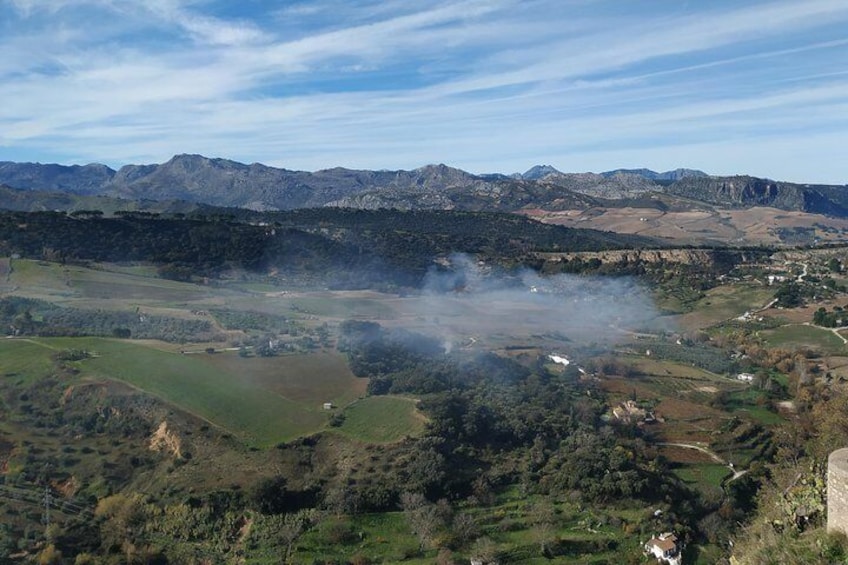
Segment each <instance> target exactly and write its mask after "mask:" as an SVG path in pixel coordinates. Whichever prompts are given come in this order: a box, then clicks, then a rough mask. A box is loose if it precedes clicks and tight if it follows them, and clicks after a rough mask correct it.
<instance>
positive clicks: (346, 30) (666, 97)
mask: <svg viewBox="0 0 848 565" xmlns="http://www.w3.org/2000/svg"><path fill="white" fill-rule="evenodd" d="M0 100H2V101H3V102H2V104H0V160H12V161H39V162H58V163H64V164H72V163H77V164H84V163H89V162H100V163H105V164H107V165H110V166H113V167H118V166H120V165H123V164H128V163H158V162H163V161H166V160H167V159H169V158H170V157H171V156H172V155H174V154H177V153H200V154H203V155H206V156H210V157H224V158H228V159H234V160H237V161H242V162H247V163H251V162H262V163H266V164H269V165H274V166H280V167H285V168H289V169H303V170H316V169H322V168H330V167H334V166H344V167H351V168H369V169H412V168H415V167H419V166H422V165H425V164H428V163H445V164H448V165H451V166H455V167H459V168H462V169H465V170H468V171H471V172H475V173H483V172H505V173H510V172H515V171H524V170H526V169H528V168H530V167H531V166H533V165H535V164H540V163H545V164H550V165H553V166H555V167H557V168H558V169H560V170H563V171H568V172H583V171H603V170H609V169H614V168H618V167H649V168H652V169H655V170H667V169H672V168H677V167H691V168H699V169H703V170H705V171H707V172H710V173H713V174H735V173H750V174H754V175H757V176H765V177H770V178H774V179H780V180H790V181H798V182H827V183H838V184H845V183H848V159H846V152H848V2H846V1H844V0H792V1H785V2H780V1H775V2H744V1H736V2H728V1H722V0H711V1H709V2H702V1H695V0H691V1H672V0H652V1H642V2H636V1H629V2H624V1H621V0H610V1H592V0H485V1H484V0H453V1H439V0H432V1H430V0H382V1H371V0H361V1H358V0H315V1H312V0H308V1H307V0H303V1H289V2H271V1H263V0H241V1H239V2H229V1H228V2H223V1H222V2H218V1H206V0H145V1H138V2H137V1H131V0H0Z"/></svg>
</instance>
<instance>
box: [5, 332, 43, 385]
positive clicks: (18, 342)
mask: <svg viewBox="0 0 848 565" xmlns="http://www.w3.org/2000/svg"><path fill="white" fill-rule="evenodd" d="M53 353H54V350H53V349H51V348H50V347H49V346H47V345H45V344H43V343H39V342H37V341H32V340H28V339H0V359H2V360H3V363H2V365H0V377H2V378H17V379H19V382H28V381H33V380H36V379H40V378H42V377H45V376H47V375H49V374H50V373H51V372H52V370H53V368H54V364H53V360H52V359H51V358H50V356H51V355H52V354H53Z"/></svg>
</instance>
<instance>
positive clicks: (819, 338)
mask: <svg viewBox="0 0 848 565" xmlns="http://www.w3.org/2000/svg"><path fill="white" fill-rule="evenodd" d="M760 335H761V336H762V337H763V338H765V340H766V341H767V342H768V344H769V345H770V346H771V347H783V348H787V349H796V348H801V347H809V348H812V349H818V350H821V351H824V352H827V353H842V352H845V351H846V350H848V346H846V345H845V344H843V343H842V340H841V339H839V338H838V337H836V336H835V335H833V332H831V331H829V330H824V329H821V328H817V327H815V326H805V325H803V324H790V325H786V326H781V327H779V328H776V329H773V330H767V331H763V332H761V333H760Z"/></svg>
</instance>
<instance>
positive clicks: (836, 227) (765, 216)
mask: <svg viewBox="0 0 848 565" xmlns="http://www.w3.org/2000/svg"><path fill="white" fill-rule="evenodd" d="M523 213H524V214H525V215H527V216H530V217H532V218H534V219H536V220H540V221H542V222H545V223H549V224H556V225H562V226H567V227H573V228H591V229H598V230H606V231H614V232H619V233H632V234H638V235H645V236H650V237H659V238H666V239H673V240H675V241H679V242H680V243H703V242H723V243H731V244H732V243H749V244H759V243H764V244H778V243H781V241H780V238H779V236H778V232H777V230H778V229H780V228H796V227H797V228H813V227H815V232H816V233H815V235H816V237H818V238H819V239H820V240H821V241H822V242H825V243H833V242H844V241H846V240H848V220H846V219H842V218H831V217H828V216H822V215H819V214H808V213H806V212H788V211H785V210H778V209H776V208H767V207H758V208H749V209H745V210H729V209H720V208H715V209H710V210H707V209H703V210H694V211H668V212H664V211H662V210H657V209H654V208H589V209H586V210H562V211H549V210H539V209H534V210H524V211H523ZM822 227H827V228H829V229H828V230H827V231H826V230H824V229H822Z"/></svg>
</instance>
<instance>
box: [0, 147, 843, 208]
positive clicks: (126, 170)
mask: <svg viewBox="0 0 848 565" xmlns="http://www.w3.org/2000/svg"><path fill="white" fill-rule="evenodd" d="M0 184H2V185H6V186H7V187H11V188H14V189H19V190H21V189H23V190H29V191H46V192H52V193H57V192H58V193H64V194H70V195H76V196H79V197H111V198H120V199H125V200H131V201H141V200H146V201H185V202H189V203H197V204H206V205H211V206H225V207H238V208H248V209H253V210H260V211H262V210H292V209H298V208H314V207H323V206H336V207H351V208H362V209H378V208H397V209H427V210H451V209H460V210H484V211H509V212H513V211H519V210H522V209H531V208H539V209H550V210H565V209H585V208H589V207H593V206H600V207H617V206H627V205H630V204H628V203H629V202H632V201H642V202H645V201H649V200H650V195H651V194H655V195H658V194H662V195H664V196H663V198H666V197H672V198H678V199H681V202H685V201H696V202H701V203H705V204H709V205H711V206H720V207H727V208H746V207H751V206H772V207H775V208H780V209H784V210H798V211H804V212H815V213H820V214H829V215H834V216H840V217H848V188H846V187H845V186H835V185H805V184H795V183H786V182H778V181H772V180H769V179H760V178H756V177H750V176H730V177H721V176H710V175H707V174H706V173H704V172H703V171H698V170H693V169H675V170H673V171H665V172H661V173H658V172H655V171H652V170H650V169H616V170H612V171H606V172H602V173H599V174H596V173H563V172H561V171H558V170H557V169H556V168H554V167H553V166H551V165H537V166H535V167H532V168H530V169H529V170H528V171H526V172H525V173H521V174H518V173H516V174H513V175H502V174H490V175H474V174H471V173H468V172H466V171H462V170H460V169H456V168H452V167H448V166H446V165H427V166H424V167H420V168H418V169H413V170H410V171H404V170H398V171H387V170H380V171H369V170H354V169H345V168H338V167H337V168H332V169H325V170H320V171H315V172H306V171H292V170H288V169H282V168H275V167H269V166H267V165H263V164H260V163H253V164H250V165H247V164H244V163H239V162H236V161H231V160H228V159H217V158H208V157H204V156H201V155H176V156H174V157H173V158H172V159H170V160H169V161H167V162H165V163H162V164H153V165H125V166H123V167H121V168H120V169H118V170H117V171H116V170H113V169H111V168H109V167H107V166H105V165H100V164H90V165H82V166H80V165H72V166H64V165H56V164H46V165H42V164H38V163H14V162H0ZM6 190H8V188H7V189H6ZM9 195H14V196H15V198H14V200H15V201H18V202H20V201H21V200H22V198H21V195H20V194H19V193H17V192H15V193H9V192H7V193H6V196H3V194H0V207H8V206H6V205H4V204H3V201H8V200H9V198H10V196H9ZM50 198H51V199H52V200H51V201H50V203H47V202H44V203H43V207H42V209H51V208H50V204H57V203H59V202H61V201H62V199H61V198H59V199H57V197H56V195H55V194H53V195H52V196H51V197H50ZM36 200H37V199H36ZM78 202H81V201H78ZM86 202H89V201H87V200H86ZM92 203H96V202H92ZM69 205H70V204H69ZM80 205H81V204H80ZM21 206H23V204H21ZM28 206H32V207H35V208H36V209H37V208H38V206H39V203H38V202H37V201H36V202H31V203H30V204H28Z"/></svg>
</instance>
